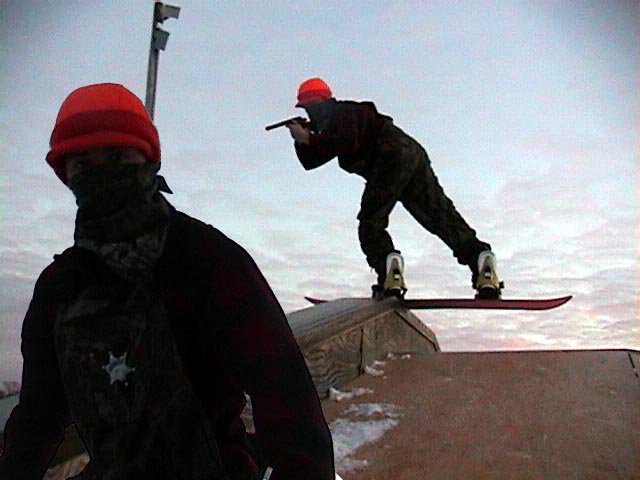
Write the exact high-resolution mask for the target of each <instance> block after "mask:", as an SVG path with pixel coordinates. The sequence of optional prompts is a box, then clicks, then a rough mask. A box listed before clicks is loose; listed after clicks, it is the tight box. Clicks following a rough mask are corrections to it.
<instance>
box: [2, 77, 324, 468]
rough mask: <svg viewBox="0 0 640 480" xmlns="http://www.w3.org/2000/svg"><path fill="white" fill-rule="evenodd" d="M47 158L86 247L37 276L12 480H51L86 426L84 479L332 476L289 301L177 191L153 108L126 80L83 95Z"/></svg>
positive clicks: (7, 456)
mask: <svg viewBox="0 0 640 480" xmlns="http://www.w3.org/2000/svg"><path fill="white" fill-rule="evenodd" d="M46 160H47V163H48V164H49V165H50V166H51V167H52V168H53V170H54V171H55V173H56V175H57V176H58V177H59V178H60V180H62V182H63V183H64V184H66V185H67V186H68V187H69V188H70V189H71V191H72V192H73V194H74V195H75V198H76V203H77V205H78V210H77V216H76V223H75V233H74V239H75V241H74V245H73V246H72V247H71V248H69V249H67V250H65V251H64V252H63V253H62V254H60V255H55V256H54V261H53V263H52V264H50V265H49V266H48V267H47V268H46V269H45V270H44V271H43V272H42V274H41V275H40V278H39V279H38V281H37V283H36V285H35V290H34V294H33V299H32V301H31V304H30V306H29V309H28V311H27V314H26V317H25V320H24V324H23V328H22V355H23V358H24V367H23V376H22V382H23V388H22V391H21V394H20V401H19V404H18V405H17V406H16V407H15V409H14V410H13V412H12V414H11V416H10V418H9V420H8V421H7V424H6V427H5V443H4V451H3V452H2V456H1V457H0V478H1V479H3V480H4V479H12V480H18V479H40V478H42V477H43V475H44V473H45V471H46V469H47V466H48V464H49V463H50V461H51V459H52V457H53V455H54V453H55V452H56V449H57V447H58V445H59V444H60V442H61V441H62V438H63V431H64V428H65V426H66V425H68V424H69V423H70V422H73V423H74V424H75V427H76V429H77V431H78V433H79V435H80V438H81V439H82V441H83V443H84V445H85V447H86V450H87V452H88V454H89V457H90V462H89V464H88V465H87V467H86V468H85V470H84V471H83V473H82V474H81V475H80V476H79V477H77V478H81V479H83V480H89V479H100V480H112V479H113V480H132V479H139V478H153V479H156V480H158V479H172V480H173V479H189V480H197V479H202V480H205V479H206V480H222V479H225V480H250V479H251V480H254V479H258V478H260V479H261V478H262V472H261V470H264V469H265V468H266V466H269V467H270V468H271V469H272V473H271V480H292V479H304V480H311V479H317V480H333V479H334V478H335V477H334V475H335V474H334V465H333V447H332V440H331V435H330V432H329V429H328V427H327V424H326V421H325V418H324V416H323V413H322V410H321V407H320V401H319V398H318V395H317V392H316V390H315V387H314V384H313V382H312V379H311V376H310V374H309V371H308V369H307V367H306V364H305V362H304V359H303V356H302V354H301V352H300V350H299V347H298V345H297V343H296V341H295V339H294V337H293V334H292V332H291V330H290V328H289V325H288V323H287V320H286V317H285V315H284V313H283V311H282V308H281V307H280V305H279V303H278V301H277V300H276V298H275V296H274V294H273V293H272V291H271V289H270V287H269V285H268V284H267V282H266V280H265V279H264V277H263V276H262V274H261V273H260V271H259V269H258V267H257V266H256V264H255V263H254V261H253V259H252V258H251V257H250V256H249V254H248V253H247V252H246V251H245V250H244V249H243V248H242V247H240V246H239V245H237V244H236V243H234V242H233V241H232V240H230V239H229V238H227V237H226V236H224V235H223V234H222V233H221V232H220V231H218V230H216V229H215V228H213V227H211V226H210V225H207V224H205V223H202V222H200V221H199V220H196V219H194V218H191V217H189V216H188V215H186V214H184V213H181V212H179V211H177V210H176V209H175V208H174V207H172V206H171V205H170V204H169V203H168V201H167V200H166V199H165V197H164V196H163V194H162V193H161V192H165V193H170V190H169V188H168V186H167V185H166V182H165V181H164V179H163V178H162V177H160V176H159V175H158V170H159V167H160V144H159V140H158V134H157V130H156V128H155V126H154V125H153V123H152V121H151V119H150V117H149V116H148V114H147V112H146V111H145V109H144V106H143V105H142V102H141V101H140V100H139V99H138V98H137V97H136V96H135V95H133V93H131V92H130V91H129V90H127V89H126V88H124V87H123V86H121V85H117V84H97V85H89V86H86V87H82V88H79V89H78V90H75V91H74V92H72V93H71V94H70V95H69V96H68V97H67V99H66V100H65V101H64V103H63V104H62V107H61V108H60V111H59V113H58V117H57V120H56V125H55V128H54V130H53V133H52V135H51V150H50V151H49V153H48V155H47V158H46ZM245 392H246V393H247V394H248V395H249V396H250V398H251V403H252V406H253V417H254V424H255V430H256V433H255V438H253V437H252V438H250V437H249V435H248V434H247V433H246V430H245V426H244V423H243V421H242V419H241V412H242V410H243V407H244V406H245V398H246V397H245Z"/></svg>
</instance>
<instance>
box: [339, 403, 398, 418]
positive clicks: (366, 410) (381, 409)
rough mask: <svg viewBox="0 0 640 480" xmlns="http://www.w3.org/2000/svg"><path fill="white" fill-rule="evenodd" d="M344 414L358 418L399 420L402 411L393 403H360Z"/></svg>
mask: <svg viewBox="0 0 640 480" xmlns="http://www.w3.org/2000/svg"><path fill="white" fill-rule="evenodd" d="M344 414H345V415H354V416H358V417H374V416H384V417H387V418H399V417H400V409H399V408H398V407H396V406H395V405H393V404H391V403H358V404H353V405H351V406H350V407H349V408H347V409H346V410H345V411H344Z"/></svg>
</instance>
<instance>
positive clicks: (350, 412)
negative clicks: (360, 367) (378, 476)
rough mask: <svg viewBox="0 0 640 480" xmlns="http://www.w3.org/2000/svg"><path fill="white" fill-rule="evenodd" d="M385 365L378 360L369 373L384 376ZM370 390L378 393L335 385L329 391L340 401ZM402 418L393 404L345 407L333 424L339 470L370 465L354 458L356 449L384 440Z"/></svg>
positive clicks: (359, 404)
mask: <svg viewBox="0 0 640 480" xmlns="http://www.w3.org/2000/svg"><path fill="white" fill-rule="evenodd" d="M396 358H397V357H390V359H396ZM403 358H404V357H403ZM384 366H385V362H380V361H376V362H374V363H373V364H372V365H367V366H366V367H365V374H366V375H372V376H383V375H384ZM370 393H374V392H373V391H372V390H371V389H368V388H356V389H353V390H349V391H340V390H338V389H335V388H332V389H330V390H329V398H330V399H331V400H334V401H337V402H340V401H344V400H351V399H353V398H356V397H359V396H361V395H365V394H370ZM401 417H402V410H401V409H400V408H399V407H397V406H395V405H392V404H390V403H356V404H351V405H350V406H349V407H347V408H345V409H344V410H343V412H342V413H341V414H340V416H339V418H337V419H336V420H334V421H333V422H331V423H330V424H329V429H330V430H331V435H332V437H333V449H334V456H335V465H336V471H337V472H340V473H345V472H349V471H351V470H354V469H357V468H361V467H364V466H366V465H367V460H366V459H365V460H362V459H357V458H354V454H355V452H356V450H357V449H358V448H359V447H361V446H363V445H365V444H368V443H373V442H377V441H378V440H380V439H381V438H382V437H383V436H384V434H385V433H386V432H387V431H388V430H390V429H392V428H394V427H396V426H397V425H398V423H399V419H400V418H401Z"/></svg>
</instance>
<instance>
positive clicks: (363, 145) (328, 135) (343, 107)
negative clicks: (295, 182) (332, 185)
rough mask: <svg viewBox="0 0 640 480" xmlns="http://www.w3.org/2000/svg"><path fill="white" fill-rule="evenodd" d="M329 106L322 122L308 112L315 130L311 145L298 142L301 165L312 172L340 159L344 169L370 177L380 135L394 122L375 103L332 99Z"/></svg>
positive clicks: (328, 102)
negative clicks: (332, 160) (387, 125)
mask: <svg viewBox="0 0 640 480" xmlns="http://www.w3.org/2000/svg"><path fill="white" fill-rule="evenodd" d="M323 103H325V102H323ZM326 103H327V104H328V105H327V106H328V107H330V108H329V112H326V114H325V112H323V114H322V116H323V117H325V118H322V119H321V120H320V121H315V122H314V120H315V119H314V118H313V115H312V113H309V116H310V117H311V120H312V126H314V127H315V128H314V129H313V131H312V132H311V135H310V136H309V144H308V145H306V144H299V143H297V142H296V143H295V148H296V153H297V155H298V159H299V160H300V163H302V166H303V167H304V168H305V169H306V170H311V169H313V168H317V167H319V166H321V165H324V164H325V163H327V162H328V161H330V160H331V159H333V158H334V157H336V156H337V157H338V163H339V164H340V167H341V168H342V169H344V170H346V171H347V172H349V173H355V174H358V175H360V176H362V177H364V178H368V177H369V173H370V172H371V168H372V162H373V161H375V155H376V145H377V142H378V139H379V135H380V132H381V131H382V128H383V127H384V126H385V124H390V123H392V119H391V118H390V117H388V116H386V115H382V114H380V113H378V111H377V109H376V106H375V105H374V104H373V103H372V102H353V101H349V100H334V99H331V100H326ZM318 123H319V124H320V125H317V124H318ZM314 124H315V125H314Z"/></svg>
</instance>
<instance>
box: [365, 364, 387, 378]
mask: <svg viewBox="0 0 640 480" xmlns="http://www.w3.org/2000/svg"><path fill="white" fill-rule="evenodd" d="M364 373H366V374H367V375H371V376H372V377H381V376H382V375H384V370H379V369H377V368H376V367H374V366H372V365H365V367H364Z"/></svg>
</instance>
